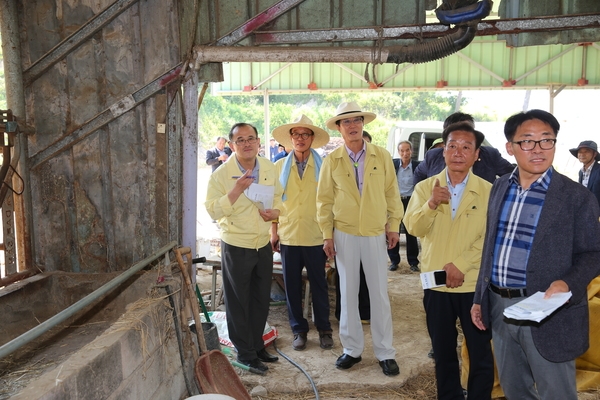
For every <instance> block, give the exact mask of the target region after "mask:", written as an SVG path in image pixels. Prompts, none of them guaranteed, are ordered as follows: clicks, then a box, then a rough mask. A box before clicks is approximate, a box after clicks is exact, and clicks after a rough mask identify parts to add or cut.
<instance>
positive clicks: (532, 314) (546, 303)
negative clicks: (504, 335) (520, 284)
mask: <svg viewBox="0 0 600 400" xmlns="http://www.w3.org/2000/svg"><path fill="white" fill-rule="evenodd" d="M570 298H571V292H566V293H556V294H553V295H552V296H550V297H549V298H547V299H544V292H537V293H535V294H534V295H532V296H529V297H528V298H526V299H525V300H523V301H520V302H518V303H516V304H513V305H512V306H510V307H506V308H505V309H504V316H506V317H507V318H512V319H521V320H530V321H535V322H540V321H541V320H543V319H544V318H546V317H547V316H548V315H550V314H552V313H553V312H554V311H556V309H557V308H559V307H560V306H562V305H563V304H565V303H566V302H567V301H568V300H569V299H570Z"/></svg>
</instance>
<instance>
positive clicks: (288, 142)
mask: <svg viewBox="0 0 600 400" xmlns="http://www.w3.org/2000/svg"><path fill="white" fill-rule="evenodd" d="M298 127H300V128H308V129H310V130H311V131H313V133H314V134H315V138H314V140H313V142H312V144H311V145H310V147H312V148H313V149H318V148H319V147H323V146H325V145H326V144H327V143H329V134H328V133H327V132H326V131H325V129H322V128H319V127H318V126H316V125H314V124H313V122H312V121H311V119H310V118H308V117H307V116H306V115H304V114H302V115H300V116H299V117H298V118H296V120H295V121H294V122H292V123H291V124H285V125H281V126H278V127H277V128H275V129H273V133H272V134H271V135H272V136H273V137H274V138H275V140H277V142H278V143H279V144H283V145H284V146H285V147H286V148H287V149H291V148H293V146H292V138H291V136H290V130H291V129H292V128H298Z"/></svg>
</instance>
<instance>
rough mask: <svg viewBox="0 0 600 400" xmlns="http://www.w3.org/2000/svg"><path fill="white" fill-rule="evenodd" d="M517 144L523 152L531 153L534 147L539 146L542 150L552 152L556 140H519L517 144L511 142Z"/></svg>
mask: <svg viewBox="0 0 600 400" xmlns="http://www.w3.org/2000/svg"><path fill="white" fill-rule="evenodd" d="M511 143H514V144H518V145H519V147H521V150H523V151H531V150H533V149H535V145H536V144H539V145H540V149H542V150H552V149H553V148H554V145H555V144H556V139H542V140H520V141H518V142H511Z"/></svg>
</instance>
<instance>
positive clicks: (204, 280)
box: [197, 169, 600, 400]
mask: <svg viewBox="0 0 600 400" xmlns="http://www.w3.org/2000/svg"><path fill="white" fill-rule="evenodd" d="M201 173H202V177H201V179H200V182H207V181H208V177H209V175H210V171H209V170H207V169H204V170H201ZM205 188H206V184H205V183H201V184H200V185H199V187H198V198H199V199H202V202H203V201H204V198H205ZM197 229H198V233H199V234H200V235H201V236H202V237H203V238H205V239H206V241H208V240H210V239H213V240H214V239H216V238H218V235H219V233H218V229H217V228H216V224H214V223H212V221H211V219H210V217H209V216H208V214H207V213H206V211H205V210H204V208H203V207H200V212H199V215H198V228H197ZM400 239H401V247H400V251H401V256H402V260H406V254H405V251H406V248H405V242H404V235H401V236H400ZM214 241H216V242H218V240H214ZM200 255H201V256H202V255H204V254H200ZM198 282H199V284H200V287H201V289H202V290H203V291H204V290H209V289H210V287H211V283H210V282H211V271H210V270H208V269H200V270H199V271H198ZM218 282H220V276H219V277H218ZM217 286H219V284H217ZM388 293H389V296H390V302H391V306H392V320H393V325H394V347H395V348H396V360H397V362H398V365H399V366H400V375H399V376H396V377H388V376H385V375H384V374H383V373H382V372H381V368H380V367H379V365H378V363H377V359H376V358H375V357H374V355H373V350H372V343H371V333H370V329H369V325H363V331H364V334H365V351H364V353H363V354H362V361H361V362H360V363H358V364H356V365H355V366H353V367H352V368H351V369H349V370H345V371H344V370H338V369H337V368H335V361H336V359H337V358H338V357H339V356H340V355H341V354H342V352H343V351H342V347H341V345H340V341H339V336H338V326H339V325H338V321H337V320H336V319H335V316H334V315H333V312H332V313H331V322H332V328H333V331H334V335H333V338H334V346H333V349H331V350H323V349H321V348H320V347H319V337H318V333H317V331H316V329H315V328H314V326H311V329H312V330H311V331H310V332H309V334H308V343H307V347H306V349H305V350H303V351H295V350H294V349H293V348H292V345H291V343H292V340H293V335H292V332H291V329H290V326H289V322H288V316H287V308H286V306H285V305H280V306H272V307H271V310H270V313H269V318H268V323H269V324H270V325H271V326H274V327H276V328H277V330H278V332H279V337H278V339H277V340H276V342H275V345H276V348H277V350H279V351H280V352H282V353H283V354H284V355H285V356H287V357H288V358H290V359H291V360H292V361H293V362H295V363H296V364H298V366H299V367H300V368H301V369H302V370H304V371H305V372H306V374H307V375H308V377H307V375H305V374H304V373H303V372H302V370H301V369H300V368H298V367H296V366H294V365H293V364H292V363H291V362H289V361H287V360H286V359H285V357H283V356H282V355H279V361H278V362H276V363H272V364H269V371H268V372H267V374H266V375H265V376H260V375H255V374H252V373H249V372H246V371H243V370H241V369H238V368H236V370H237V372H238V373H239V375H240V377H241V379H242V381H243V383H244V385H245V386H246V388H247V389H248V391H249V392H250V393H253V391H255V393H257V394H256V395H254V396H253V398H255V399H265V400H276V399H277V400H296V399H298V400H300V399H315V398H320V399H327V400H347V399H382V400H383V399H398V400H409V399H415V400H417V399H418V400H427V399H435V398H436V388H435V375H434V362H433V360H431V359H430V358H428V357H427V353H428V352H429V350H430V349H431V343H430V341H429V336H428V334H427V328H426V326H425V315H424V311H423V304H422V299H423V290H422V289H421V285H420V280H419V275H418V273H414V272H410V270H409V268H408V264H407V263H406V262H402V263H401V265H400V268H399V269H398V270H397V271H393V272H392V271H389V272H388ZM329 295H330V296H329V297H330V305H331V309H332V310H333V307H334V304H335V303H334V296H335V291H334V287H333V286H331V287H330V293H329ZM461 340H462V339H461V338H460V337H459V339H458V343H460V341H461ZM457 349H458V344H457ZM268 350H269V352H271V353H276V351H275V349H274V347H273V346H272V345H271V346H269V347H268ZM309 377H310V378H309ZM311 381H312V383H311ZM313 384H314V387H316V390H317V392H318V397H317V396H316V395H315V391H314V390H313ZM578 398H579V400H600V392H597V391H596V392H593V393H589V392H588V393H580V394H579V397H578Z"/></svg>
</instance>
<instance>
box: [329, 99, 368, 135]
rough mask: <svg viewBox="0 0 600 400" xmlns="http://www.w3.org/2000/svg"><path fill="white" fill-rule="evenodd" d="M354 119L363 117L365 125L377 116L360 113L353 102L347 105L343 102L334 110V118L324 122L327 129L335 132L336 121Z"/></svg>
mask: <svg viewBox="0 0 600 400" xmlns="http://www.w3.org/2000/svg"><path fill="white" fill-rule="evenodd" d="M354 117H364V119H365V125H366V124H368V123H369V122H371V121H373V120H374V119H375V118H377V115H376V114H373V113H370V112H366V111H361V110H360V106H359V105H358V104H356V102H354V101H350V102H348V103H346V102H344V103H342V104H340V105H339V106H338V108H337V109H336V110H335V117H332V118H329V119H328V120H327V121H326V122H325V125H327V127H328V128H329V129H331V130H332V131H336V130H337V125H336V121H339V120H341V119H346V118H354Z"/></svg>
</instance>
